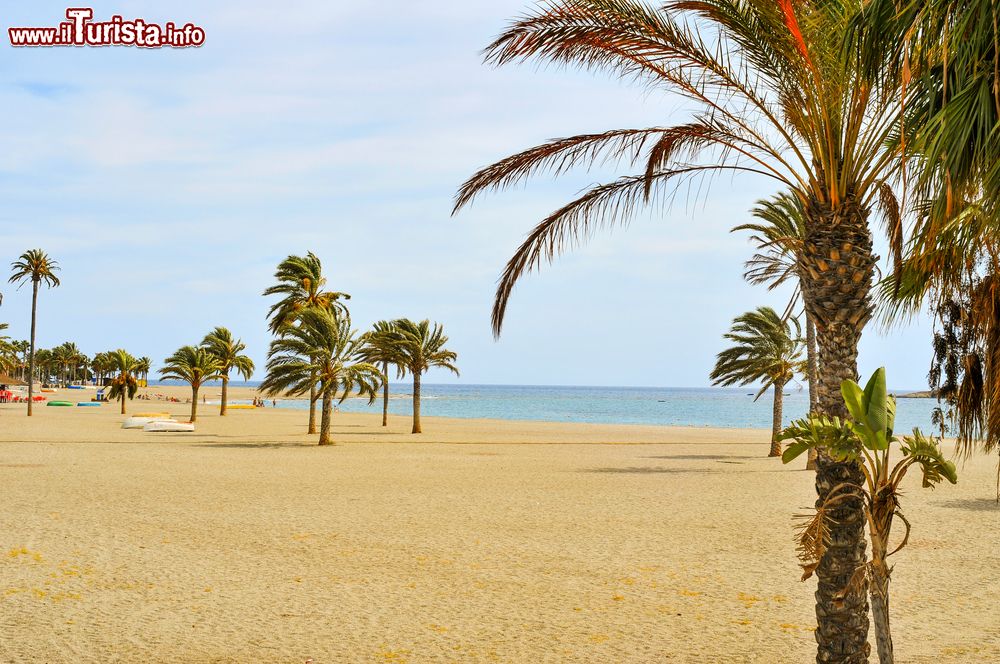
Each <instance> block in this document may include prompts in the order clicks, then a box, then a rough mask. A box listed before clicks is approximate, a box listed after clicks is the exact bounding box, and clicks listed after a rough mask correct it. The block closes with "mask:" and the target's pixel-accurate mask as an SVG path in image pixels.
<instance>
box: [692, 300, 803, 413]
mask: <svg viewBox="0 0 1000 664" xmlns="http://www.w3.org/2000/svg"><path fill="white" fill-rule="evenodd" d="M800 335H801V328H800V327H799V322H798V320H796V319H795V318H790V319H788V320H783V319H782V318H781V316H779V315H778V313H777V312H776V311H775V310H774V309H772V308H771V307H759V308H758V309H757V310H756V311H748V312H747V313H745V314H742V315H740V316H737V317H736V318H735V319H733V326H732V329H731V330H730V331H729V332H727V333H726V334H725V335H723V338H725V339H726V340H727V341H730V342H732V346H730V347H729V348H727V349H726V350H724V351H722V352H721V353H719V356H718V358H717V360H716V363H715V368H714V369H712V373H711V378H712V384H713V385H723V386H728V385H749V384H751V383H756V382H758V381H759V382H761V383H762V386H761V389H760V392H758V393H757V398H760V395H761V394H763V393H764V392H765V391H766V390H767V389H768V388H770V387H773V386H774V385H784V384H786V383H788V382H789V381H791V380H792V379H794V378H795V374H796V372H797V371H798V369H799V367H800V366H801V364H802V340H801V339H800V338H799V336H800Z"/></svg>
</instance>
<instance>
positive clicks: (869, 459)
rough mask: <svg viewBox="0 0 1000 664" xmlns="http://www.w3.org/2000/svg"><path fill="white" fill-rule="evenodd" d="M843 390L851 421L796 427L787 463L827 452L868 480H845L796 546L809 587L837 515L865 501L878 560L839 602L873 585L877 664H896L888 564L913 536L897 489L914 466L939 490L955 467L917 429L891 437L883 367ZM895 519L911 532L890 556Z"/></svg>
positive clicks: (861, 570) (890, 401)
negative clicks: (894, 452) (818, 450)
mask: <svg viewBox="0 0 1000 664" xmlns="http://www.w3.org/2000/svg"><path fill="white" fill-rule="evenodd" d="M841 392H842V394H843V398H844V403H845V405H846V410H847V412H848V413H849V414H850V416H851V419H852V420H853V421H851V420H847V419H844V420H841V419H840V418H838V417H833V418H830V417H827V416H823V415H819V416H815V415H814V416H811V417H809V418H807V419H804V420H798V421H796V422H793V423H792V425H791V426H790V427H789V428H788V430H787V431H785V433H784V434H782V439H783V440H784V439H791V440H792V441H793V442H792V443H791V444H789V446H788V449H786V450H785V453H784V454H783V455H782V460H783V461H784V462H785V463H788V462H789V461H791V460H792V459H794V458H795V457H797V456H799V455H800V454H802V453H803V452H804V451H806V450H809V449H813V448H815V447H825V448H826V449H828V450H829V452H830V454H831V455H832V456H833V457H835V458H839V459H851V460H854V461H856V462H857V463H858V464H859V465H860V466H861V470H862V476H863V479H862V481H861V482H860V483H853V482H851V481H844V482H842V483H841V484H839V485H838V486H837V488H836V489H835V490H834V491H832V492H830V495H829V496H827V497H826V498H825V499H823V500H821V501H819V503H818V504H817V507H816V512H815V514H814V515H812V516H806V517H805V519H806V520H805V522H804V523H803V524H802V527H801V528H800V530H799V542H798V544H799V557H800V559H801V561H802V569H803V570H804V574H803V576H802V580H803V581H805V580H806V579H808V578H809V577H810V576H812V574H813V572H814V571H816V568H817V567H819V561H820V560H821V559H822V558H823V554H824V553H825V551H826V548H827V546H828V545H829V542H830V528H831V525H832V524H831V516H830V512H831V510H832V509H835V507H836V505H837V504H838V503H841V502H843V501H844V500H849V499H852V498H853V499H861V500H862V501H863V502H864V505H865V510H864V511H865V517H866V521H867V523H868V536H869V539H871V543H872V559H871V561H870V562H868V563H865V564H862V565H859V566H858V567H857V568H856V569H854V570H847V572H848V574H849V577H850V581H849V583H848V587H847V588H845V589H844V590H843V591H842V592H841V597H843V596H844V595H847V594H848V592H849V591H850V590H857V589H863V588H864V587H865V585H866V581H867V582H870V583H868V587H869V595H870V597H871V603H872V617H873V619H874V623H875V640H876V644H877V646H878V655H879V662H881V664H892V662H893V661H894V660H893V648H892V636H891V632H890V630H889V573H890V571H891V569H890V567H889V565H888V564H887V563H886V560H887V559H888V558H889V557H890V556H892V555H893V554H895V553H897V552H899V550H900V549H902V548H903V547H904V546H906V542H907V540H909V537H910V523H909V521H907V520H906V518H905V517H904V516H903V514H902V513H901V512H900V510H899V497H900V492H899V485H900V484H901V483H902V481H903V478H904V477H906V473H907V471H908V470H909V469H910V467H911V466H913V465H918V466H920V470H921V471H922V473H923V478H922V479H923V486H924V487H931V488H933V487H934V485H936V484H939V483H940V482H942V481H944V480H948V481H949V482H951V483H952V484H955V483H956V482H957V481H958V477H957V475H956V472H955V464H954V463H952V462H951V461H947V460H945V458H944V455H943V454H942V452H941V448H940V446H939V445H938V441H937V440H935V439H934V438H928V437H926V436H924V435H923V434H922V433H921V432H920V430H919V429H914V430H913V436H912V437H911V436H907V437H905V438H903V439H902V440H899V439H898V438H896V437H895V436H894V435H893V427H894V425H895V419H896V400H895V399H894V398H893V397H892V396H889V395H887V394H886V388H885V369H884V368H882V369H879V370H878V371H876V372H875V373H874V374H873V375H872V377H871V379H870V380H869V381H868V384H867V385H866V386H865V388H864V389H863V390H862V389H861V386H860V385H858V384H857V383H855V382H854V381H853V380H845V381H844V382H843V384H842V385H841ZM895 443H898V444H899V451H900V452H901V453H902V459H900V460H899V461H897V462H895V463H893V462H892V460H891V459H890V456H891V454H890V452H891V448H892V446H893V444H895ZM897 517H898V518H899V520H900V521H902V522H903V525H904V526H906V533H905V534H904V536H903V540H902V543H901V544H899V545H898V546H897V547H896V548H895V549H892V550H890V549H889V535H890V533H891V531H892V524H893V520H894V519H895V518H897Z"/></svg>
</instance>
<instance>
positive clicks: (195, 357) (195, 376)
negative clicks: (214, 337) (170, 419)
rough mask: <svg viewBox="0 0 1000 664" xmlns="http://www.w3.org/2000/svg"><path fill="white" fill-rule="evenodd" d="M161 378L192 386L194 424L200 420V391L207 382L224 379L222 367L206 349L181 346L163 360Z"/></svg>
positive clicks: (192, 418)
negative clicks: (179, 381) (180, 381)
mask: <svg viewBox="0 0 1000 664" xmlns="http://www.w3.org/2000/svg"><path fill="white" fill-rule="evenodd" d="M160 377H161V378H164V379H167V380H182V381H184V382H185V383H187V384H189V385H190V386H191V421H192V422H194V421H196V420H197V418H198V390H200V389H201V386H202V385H204V384H205V383H206V382H208V381H212V380H219V379H220V378H222V366H221V365H220V364H219V360H218V359H217V358H216V357H215V356H214V355H212V353H211V352H209V351H208V350H206V349H205V348H196V347H194V346H181V347H180V348H178V349H177V351H176V352H174V354H173V355H171V356H170V357H168V358H167V359H165V360H163V368H162V369H160Z"/></svg>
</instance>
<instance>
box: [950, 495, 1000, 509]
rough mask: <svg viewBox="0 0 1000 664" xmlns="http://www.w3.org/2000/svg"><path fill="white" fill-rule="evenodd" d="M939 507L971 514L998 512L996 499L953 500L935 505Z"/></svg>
mask: <svg viewBox="0 0 1000 664" xmlns="http://www.w3.org/2000/svg"><path fill="white" fill-rule="evenodd" d="M936 505H937V506H939V507H947V508H949V509H955V510H970V511H973V512H1000V504H998V503H997V499H996V498H953V499H951V500H942V501H940V502H938V503H936Z"/></svg>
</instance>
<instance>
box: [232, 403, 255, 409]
mask: <svg viewBox="0 0 1000 664" xmlns="http://www.w3.org/2000/svg"><path fill="white" fill-rule="evenodd" d="M256 408H257V406H251V405H250V404H248V403H232V404H228V405H227V406H226V410H256Z"/></svg>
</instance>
